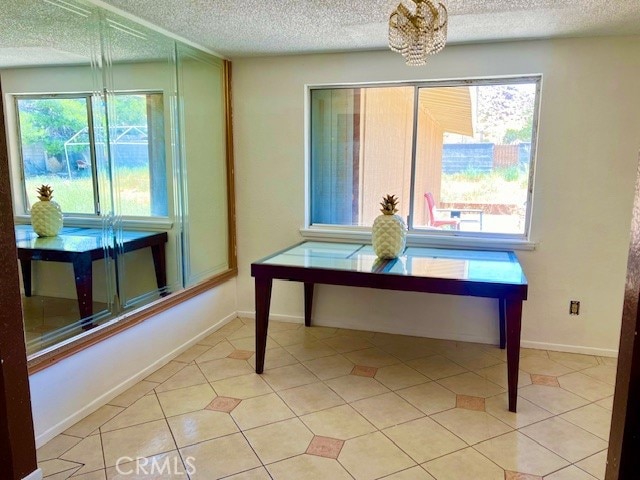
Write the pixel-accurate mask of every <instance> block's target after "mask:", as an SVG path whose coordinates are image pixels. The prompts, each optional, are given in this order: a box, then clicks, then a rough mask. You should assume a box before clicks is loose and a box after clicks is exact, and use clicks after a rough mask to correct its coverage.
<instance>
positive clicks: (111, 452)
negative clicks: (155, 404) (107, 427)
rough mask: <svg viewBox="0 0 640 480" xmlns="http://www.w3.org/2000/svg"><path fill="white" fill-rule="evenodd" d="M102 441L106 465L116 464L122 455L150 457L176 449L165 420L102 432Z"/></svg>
mask: <svg viewBox="0 0 640 480" xmlns="http://www.w3.org/2000/svg"><path fill="white" fill-rule="evenodd" d="M102 443H103V450H104V459H105V463H106V466H107V467H112V466H114V465H116V463H117V462H118V459H120V458H122V457H130V458H138V457H150V456H153V455H157V454H159V453H166V452H170V451H172V450H175V449H176V444H175V442H174V441H173V436H172V435H171V431H170V430H169V426H168V425H167V422H166V420H157V421H155V422H149V423H143V424H142V425H135V426H133V427H127V428H121V429H120V430H114V431H112V432H106V433H103V434H102Z"/></svg>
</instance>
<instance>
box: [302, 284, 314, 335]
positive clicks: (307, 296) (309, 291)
mask: <svg viewBox="0 0 640 480" xmlns="http://www.w3.org/2000/svg"><path fill="white" fill-rule="evenodd" d="M313 286H314V284H313V283H305V284H304V326H305V327H310V326H311V308H312V307H313Z"/></svg>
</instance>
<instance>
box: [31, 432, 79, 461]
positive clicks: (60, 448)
mask: <svg viewBox="0 0 640 480" xmlns="http://www.w3.org/2000/svg"><path fill="white" fill-rule="evenodd" d="M78 442H80V439H79V438H78V437H72V436H69V435H64V434H62V433H61V434H60V435H58V436H56V437H53V438H52V439H51V440H49V441H48V442H47V443H45V444H44V445H43V446H41V447H40V448H39V449H38V450H37V452H36V453H37V456H38V462H44V461H45V460H51V459H54V458H58V457H59V456H60V455H62V454H63V453H64V452H66V451H67V450H69V449H70V448H72V447H75V446H76V445H77V444H78Z"/></svg>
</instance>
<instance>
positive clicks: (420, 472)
mask: <svg viewBox="0 0 640 480" xmlns="http://www.w3.org/2000/svg"><path fill="white" fill-rule="evenodd" d="M384 480H435V479H434V478H433V477H432V476H431V475H429V474H428V473H427V471H426V470H425V469H424V468H422V467H420V466H417V467H411V468H407V469H406V470H402V471H401V472H397V473H393V474H391V475H388V476H386V477H384Z"/></svg>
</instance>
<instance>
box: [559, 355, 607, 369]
mask: <svg viewBox="0 0 640 480" xmlns="http://www.w3.org/2000/svg"><path fill="white" fill-rule="evenodd" d="M549 358H550V359H551V360H553V361H554V362H558V363H560V364H562V365H564V366H565V367H569V368H571V369H573V370H582V369H583V368H589V367H595V366H596V365H598V360H597V359H596V357H594V356H593V355H581V354H579V353H567V352H551V351H550V352H549Z"/></svg>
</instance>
